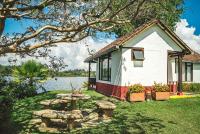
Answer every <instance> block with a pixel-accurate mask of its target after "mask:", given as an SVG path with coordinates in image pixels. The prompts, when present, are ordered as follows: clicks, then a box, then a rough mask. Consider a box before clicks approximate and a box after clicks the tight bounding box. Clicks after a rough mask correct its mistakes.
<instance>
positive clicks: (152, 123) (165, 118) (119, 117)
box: [9, 91, 200, 134]
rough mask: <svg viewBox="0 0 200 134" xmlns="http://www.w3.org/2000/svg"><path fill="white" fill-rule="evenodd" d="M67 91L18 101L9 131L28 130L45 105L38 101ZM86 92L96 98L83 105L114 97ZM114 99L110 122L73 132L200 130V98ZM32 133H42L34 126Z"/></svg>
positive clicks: (151, 133)
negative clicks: (133, 100) (140, 100)
mask: <svg viewBox="0 0 200 134" xmlns="http://www.w3.org/2000/svg"><path fill="white" fill-rule="evenodd" d="M64 92H66V91H52V92H48V93H46V94H40V95H37V96H35V97H30V98H26V99H23V100H19V101H17V102H16V103H15V104H14V108H13V111H12V113H11V121H12V123H11V124H12V129H9V130H10V131H11V130H12V132H16V133H26V130H27V128H28V122H29V120H30V119H32V112H33V111H35V110H39V109H41V108H42V107H41V106H40V105H39V104H38V103H39V102H40V101H41V100H45V99H50V98H54V97H55V95H56V94H57V93H64ZM84 92H85V93H86V94H89V95H91V96H92V98H91V99H90V100H88V101H84V102H81V103H80V108H94V107H95V100H101V99H110V98H108V97H105V96H103V95H101V94H98V93H96V92H94V91H84ZM111 101H113V102H114V103H115V104H116V105H117V108H116V110H115V111H114V117H113V120H112V121H111V122H110V123H107V124H101V125H99V126H97V127H94V128H90V129H84V130H77V131H72V132H71V133H78V134H90V133H92V134H104V133H112V134H113V133H114V134H132V133H136V134H137V133H138V134H145V133H148V134H156V133H163V134H170V133H177V134H182V133H192V134H195V133H196V134H198V133H200V129H199V126H200V118H199V117H200V97H195V98H185V99H170V100H169V101H152V102H138V103H129V102H121V101H118V100H115V99H111ZM31 133H39V132H37V131H36V130H34V129H33V130H31ZM66 133H67V132H66Z"/></svg>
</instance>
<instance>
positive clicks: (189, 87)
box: [182, 83, 200, 92]
mask: <svg viewBox="0 0 200 134" xmlns="http://www.w3.org/2000/svg"><path fill="white" fill-rule="evenodd" d="M182 88H183V91H184V92H200V83H183V84H182Z"/></svg>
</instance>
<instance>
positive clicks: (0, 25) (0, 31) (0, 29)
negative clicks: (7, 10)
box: [0, 18, 6, 36]
mask: <svg viewBox="0 0 200 134" xmlns="http://www.w3.org/2000/svg"><path fill="white" fill-rule="evenodd" d="M5 20H6V19H5V18H0V36H1V35H2V34H3V31H4V27H5Z"/></svg>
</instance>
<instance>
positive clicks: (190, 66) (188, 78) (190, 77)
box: [185, 62, 193, 81]
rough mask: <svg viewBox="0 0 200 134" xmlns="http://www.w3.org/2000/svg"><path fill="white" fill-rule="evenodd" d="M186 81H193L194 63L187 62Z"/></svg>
mask: <svg viewBox="0 0 200 134" xmlns="http://www.w3.org/2000/svg"><path fill="white" fill-rule="evenodd" d="M185 81H193V64H192V63H190V62H186V63H185Z"/></svg>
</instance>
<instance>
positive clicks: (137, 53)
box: [133, 50, 144, 60]
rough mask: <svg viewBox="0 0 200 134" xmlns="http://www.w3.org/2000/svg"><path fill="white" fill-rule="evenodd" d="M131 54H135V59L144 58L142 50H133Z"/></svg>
mask: <svg viewBox="0 0 200 134" xmlns="http://www.w3.org/2000/svg"><path fill="white" fill-rule="evenodd" d="M133 54H134V56H135V59H136V60H137V59H144V55H143V51H140V50H134V51H133Z"/></svg>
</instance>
